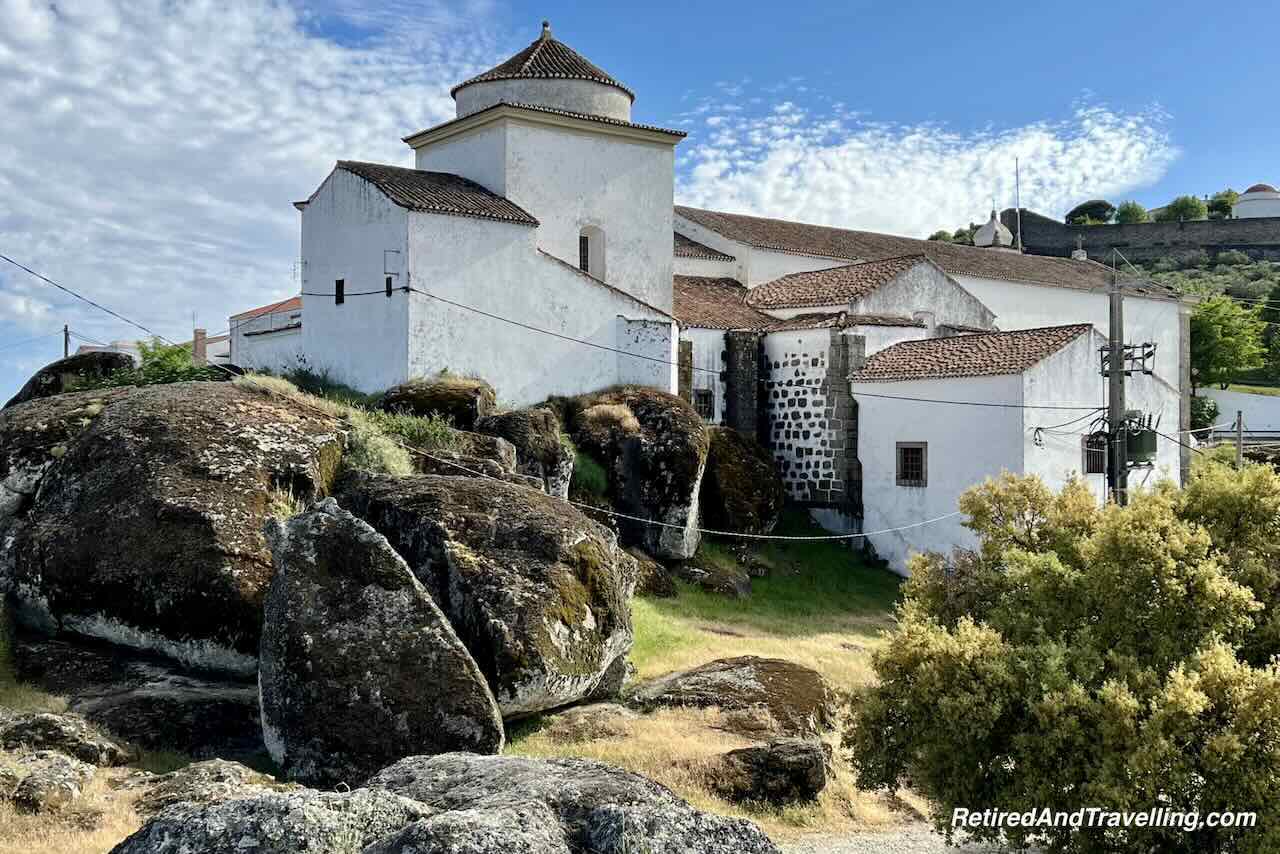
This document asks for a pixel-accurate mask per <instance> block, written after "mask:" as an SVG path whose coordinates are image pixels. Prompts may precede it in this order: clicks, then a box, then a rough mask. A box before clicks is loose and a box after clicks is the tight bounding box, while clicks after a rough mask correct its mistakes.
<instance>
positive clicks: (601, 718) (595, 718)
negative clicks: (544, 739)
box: [539, 703, 640, 744]
mask: <svg viewBox="0 0 1280 854" xmlns="http://www.w3.org/2000/svg"><path fill="white" fill-rule="evenodd" d="M639 717H640V716H639V715H637V714H636V713H635V712H633V711H632V710H631V709H628V708H627V707H626V706H623V705H620V704H618V703H589V704H587V705H585V706H574V707H572V708H569V709H565V710H564V711H563V712H557V713H556V714H554V715H548V716H547V717H545V718H543V719H542V727H541V729H540V730H539V732H541V733H545V734H546V735H547V736H548V737H549V738H550V739H551V740H552V741H554V742H556V743H557V744H573V743H574V742H579V741H594V740H595V739H598V738H623V737H625V736H626V735H627V733H628V732H629V731H630V727H631V725H632V723H633V722H634V721H635V720H636V719H637V718H639Z"/></svg>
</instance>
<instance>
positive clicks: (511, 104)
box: [401, 101, 689, 145]
mask: <svg viewBox="0 0 1280 854" xmlns="http://www.w3.org/2000/svg"><path fill="white" fill-rule="evenodd" d="M503 107H506V108H508V109H514V110H522V111H524V112H526V113H547V114H550V115H553V116H566V117H568V118H571V119H580V120H582V121H584V122H596V123H598V124H604V125H615V126H617V127H624V128H634V129H636V130H648V131H653V132H654V133H665V134H667V135H668V136H674V137H680V138H682V139H683V138H684V137H686V136H688V135H689V134H687V133H686V132H685V131H682V130H671V129H670V128H661V127H658V126H657V125H642V124H637V123H635V122H624V121H623V120H622V119H612V118H609V117H608V116H593V115H590V114H589V113H575V112H573V111H572V110H559V109H556V108H555V107H544V106H542V105H541V104H522V103H520V102H518V101H499V102H498V103H496V104H491V105H490V106H488V107H485V108H484V109H483V110H476V111H475V112H474V113H468V114H467V115H465V116H459V117H458V118H456V119H449V121H447V122H441V123H440V124H438V125H435V126H433V127H429V128H427V129H426V130H420V131H418V132H417V133H411V134H409V135H408V136H406V137H402V138H401V140H402V141H403V142H406V143H408V144H409V145H413V141H414V140H415V139H417V138H418V137H420V136H422V135H424V134H428V133H435V132H436V131H438V130H440V129H442V128H447V127H449V126H450V125H454V124H457V123H458V122H465V121H467V120H468V119H472V118H474V117H476V116H482V115H484V114H485V113H487V112H490V111H491V110H497V109H501V108H503Z"/></svg>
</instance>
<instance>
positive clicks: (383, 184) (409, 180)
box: [338, 160, 538, 225]
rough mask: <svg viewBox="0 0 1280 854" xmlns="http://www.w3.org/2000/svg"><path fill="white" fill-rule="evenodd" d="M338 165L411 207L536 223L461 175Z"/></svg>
mask: <svg viewBox="0 0 1280 854" xmlns="http://www.w3.org/2000/svg"><path fill="white" fill-rule="evenodd" d="M338 168H339V169H342V170H345V171H347V172H350V173H351V174H353V175H359V176H360V177H361V178H364V179H365V180H366V181H368V182H370V183H371V184H373V185H374V186H376V187H377V188H378V189H379V190H381V191H382V192H383V193H384V194H385V195H386V197H387V198H389V199H390V200H391V201H393V202H395V203H396V204H397V205H399V206H400V207H402V208H408V209H409V210H411V211H427V212H429V213H438V214H450V215H452V216H467V217H475V218H477V219H496V220H501V221H502V222H511V223H516V224H518V225H537V224H538V221H537V220H536V219H534V218H533V217H532V216H530V215H529V214H528V213H527V212H526V211H525V210H524V208H522V207H520V206H519V205H517V204H516V203H515V202H513V201H511V200H509V199H505V198H503V197H502V196H499V195H498V194H497V193H491V192H489V191H488V190H486V189H485V188H484V187H482V186H480V185H479V184H477V183H476V182H475V181H470V180H468V179H466V178H463V177H462V176H461V175H453V174H450V173H448V172H427V171H425V170H422V169H405V168H404V167H401V166H387V165H385V164H382V163H361V162H359V161H356V160H339V161H338Z"/></svg>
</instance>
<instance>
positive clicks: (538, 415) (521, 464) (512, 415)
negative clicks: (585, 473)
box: [475, 406, 574, 498]
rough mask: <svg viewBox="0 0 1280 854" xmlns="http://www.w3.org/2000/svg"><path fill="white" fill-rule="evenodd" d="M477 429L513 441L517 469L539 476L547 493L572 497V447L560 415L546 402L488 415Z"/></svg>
mask: <svg viewBox="0 0 1280 854" xmlns="http://www.w3.org/2000/svg"><path fill="white" fill-rule="evenodd" d="M475 429H476V430H477V431H478V432H481V433H488V434H489V435H491V436H499V437H501V438H503V439H505V440H506V441H508V442H510V443H511V444H512V445H513V446H514V447H515V451H516V461H517V470H518V471H519V472H520V473H521V474H526V475H531V476H533V477H536V478H539V479H540V480H541V481H542V482H543V485H544V487H545V489H546V492H547V494H548V495H552V496H555V497H557V498H568V497H569V480H570V478H571V477H572V475H573V458H574V453H573V449H572V448H570V447H569V446H568V445H567V444H566V443H565V442H564V441H563V439H562V437H561V433H560V419H559V418H557V417H556V413H555V412H554V411H553V410H552V409H550V408H549V407H545V406H538V407H533V408H531V409H517V410H513V411H511V412H500V413H497V414H495V415H489V416H485V417H484V418H480V419H478V420H477V421H476V427H475Z"/></svg>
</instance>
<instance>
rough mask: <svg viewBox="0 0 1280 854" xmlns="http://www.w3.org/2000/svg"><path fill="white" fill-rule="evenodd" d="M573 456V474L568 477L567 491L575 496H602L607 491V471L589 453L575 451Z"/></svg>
mask: <svg viewBox="0 0 1280 854" xmlns="http://www.w3.org/2000/svg"><path fill="white" fill-rule="evenodd" d="M576 454H577V455H576V456H575V457H574V458H573V476H572V477H571V478H570V479H569V492H570V494H572V495H574V496H575V497H577V496H588V497H591V498H604V496H605V493H607V492H608V491H609V473H608V472H607V471H605V468H604V466H602V465H601V464H600V462H599V461H598V460H596V459H595V458H594V457H592V456H591V455H590V454H587V453H584V452H582V451H577V452H576Z"/></svg>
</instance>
